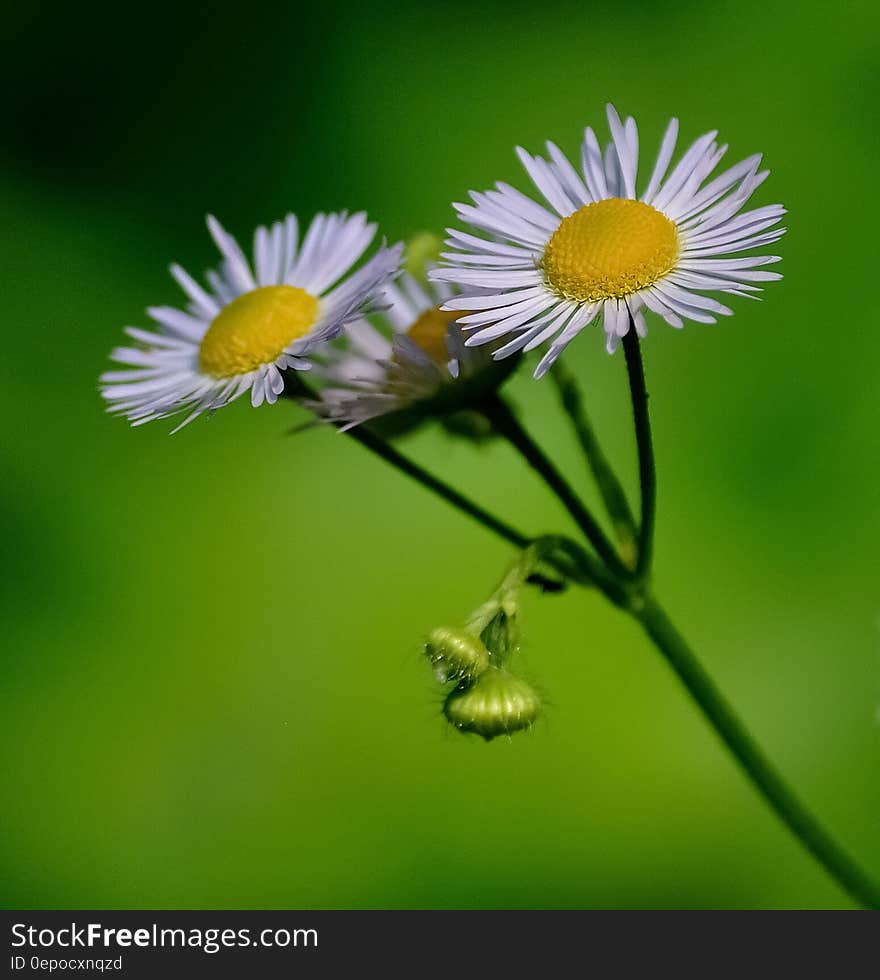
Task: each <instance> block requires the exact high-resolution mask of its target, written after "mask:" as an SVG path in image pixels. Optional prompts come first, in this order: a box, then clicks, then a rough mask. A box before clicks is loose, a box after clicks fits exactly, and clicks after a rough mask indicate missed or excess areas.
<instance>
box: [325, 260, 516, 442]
mask: <svg viewBox="0 0 880 980" xmlns="http://www.w3.org/2000/svg"><path fill="white" fill-rule="evenodd" d="M456 294H457V290H456V289H454V288H453V287H450V286H448V285H447V284H445V283H437V284H432V283H430V282H425V281H424V280H421V281H420V280H419V279H417V278H416V277H415V276H413V275H411V274H410V273H408V272H404V273H402V274H401V276H400V277H399V278H398V279H397V280H396V281H395V282H392V283H389V284H388V285H386V286H385V288H384V290H383V294H382V302H383V304H384V309H383V310H381V311H380V312H377V313H376V314H374V315H373V316H371V318H370V320H367V319H365V318H361V319H358V320H356V321H354V322H352V323H351V324H349V326H348V328H347V329H346V331H345V336H344V337H341V338H340V339H339V341H338V342H337V343H335V344H333V345H331V346H329V347H327V348H326V349H325V350H324V351H323V352H322V354H321V357H320V363H319V364H318V366H317V368H316V372H315V373H316V375H319V376H320V377H321V378H322V379H323V380H324V381H325V385H324V387H322V389H321V391H320V396H319V400H313V401H309V402H308V403H307V404H308V405H309V407H310V408H312V409H313V410H314V411H315V412H316V413H317V414H318V415H320V416H321V417H322V418H325V419H327V420H329V421H332V422H336V423H339V424H340V427H341V428H342V429H347V428H350V427H351V426H353V425H358V424H361V423H364V422H369V421H371V420H374V419H379V418H380V417H383V416H389V415H391V414H393V413H398V414H397V417H399V418H400V420H401V422H402V425H401V427H402V428H406V427H407V426H408V425H410V424H414V423H416V422H417V421H420V420H422V419H425V418H428V417H444V416H447V415H449V414H450V413H453V412H460V411H462V410H464V409H467V408H468V406H469V405H472V404H473V403H474V402H475V401H476V400H478V399H479V397H480V395H482V394H484V393H485V392H486V391H488V390H491V389H493V388H496V387H497V386H498V385H499V384H501V382H502V381H503V380H504V379H505V378H506V377H507V376H508V375H509V374H510V372H511V370H512V368H513V366H514V365H513V364H509V365H504V366H502V365H498V364H496V363H495V362H494V361H493V359H492V356H491V354H492V351H491V349H490V348H476V349H474V348H470V347H467V346H466V345H465V342H464V340H465V338H464V335H463V333H462V331H461V328H460V327H459V326H458V324H457V322H456V321H457V318H458V317H459V316H461V313H460V312H455V313H450V312H446V311H445V310H444V309H443V304H444V303H445V302H446V301H447V300H449V299H451V298H452V297H453V296H455V295H456Z"/></svg>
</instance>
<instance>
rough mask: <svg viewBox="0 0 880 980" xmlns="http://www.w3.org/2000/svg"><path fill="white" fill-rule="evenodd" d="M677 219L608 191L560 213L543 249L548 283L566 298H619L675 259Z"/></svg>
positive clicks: (650, 280)
mask: <svg viewBox="0 0 880 980" xmlns="http://www.w3.org/2000/svg"><path fill="white" fill-rule="evenodd" d="M678 252H679V248H678V234H677V232H676V230H675V224H674V223H673V222H672V221H670V220H669V218H667V217H666V215H665V214H661V212H660V211H658V210H657V209H656V208H652V207H651V206H650V205H649V204H645V203H644V202H643V201H633V200H628V199H625V198H620V197H610V198H607V199H606V200H604V201H596V202H595V203H594V204H587V205H585V206H584V207H582V208H581V209H580V210H579V211H575V212H574V214H571V215H569V216H568V217H567V218H563V219H562V222H561V223H560V225H559V227H558V228H557V229H556V231H554V232H553V235H552V237H551V238H550V241H549V242H548V243H547V248H546V249H545V250H544V259H543V263H542V264H543V268H544V275H545V276H546V277H547V282H548V283H549V285H550V286H551V287H552V288H553V289H555V290H556V291H557V292H558V293H561V294H562V295H563V296H566V297H568V299H574V300H578V301H580V302H595V301H597V300H603V299H620V298H621V297H623V296H628V295H629V294H630V293H634V292H636V291H637V290H639V289H644V288H645V287H646V286H650V285H651V284H652V283H654V282H656V281H657V280H658V279H660V278H661V277H662V276H665V275H666V273H667V272H669V271H670V269H672V268H673V266H674V265H675V262H676V260H677V259H678Z"/></svg>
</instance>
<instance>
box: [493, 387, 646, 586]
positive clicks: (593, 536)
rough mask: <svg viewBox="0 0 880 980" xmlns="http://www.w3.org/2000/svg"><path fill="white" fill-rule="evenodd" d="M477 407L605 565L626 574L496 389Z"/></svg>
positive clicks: (602, 534)
mask: <svg viewBox="0 0 880 980" xmlns="http://www.w3.org/2000/svg"><path fill="white" fill-rule="evenodd" d="M480 411H481V412H482V413H483V414H484V415H485V416H486V418H487V419H489V421H490V422H491V423H492V425H493V426H494V427H495V430H496V431H497V432H498V433H499V435H502V436H504V437H505V438H506V439H507V440H508V441H509V442H510V443H511V444H512V445H513V446H514V447H515V448H516V449H517V450H518V451H519V452H520V454H521V455H522V456H523V458H524V459H525V460H526V462H527V463H528V464H529V465H530V466H531V467H532V468H533V469H534V470H535V471H536V472H537V473H538V475H539V476H540V477H541V479H542V480H543V481H544V482H545V483H546V484H547V486H548V487H549V488H550V489H551V490H552V491H553V493H554V494H556V496H557V497H558V498H559V500H560V501H561V502H562V504H563V505H564V506H565V509H566V510H567V511H568V512H569V514H570V515H571V516H572V518H573V519H574V521H575V523H576V524H577V526H578V527H579V528H580V529H581V531H582V532H583V534H584V536H585V537H586V539H587V540H588V541H589V542H590V544H591V545H592V546H593V547H594V548H595V549H596V552H597V554H598V555H599V557H600V558H601V559H602V561H603V562H604V563H605V565H606V566H607V567H608V569H609V570H610V571H611V572H613V573H614V574H615V575H617V576H619V577H622V578H627V577H628V576H630V575H631V574H632V573H631V571H630V570H629V569H627V567H626V566H625V565H624V564H623V562H622V561H621V560H620V556H619V555H618V554H617V552H616V551H615V550H614V546H613V545H612V544H611V542H610V541H609V540H608V538H607V537H606V536H605V532H604V531H603V530H602V528H601V527H600V526H599V524H598V522H597V521H596V519H595V518H594V517H593V515H592V514H591V513H590V511H589V510H588V509H587V507H586V506H585V505H584V503H583V502H582V501H581V499H580V498H579V497H578V495H577V494H576V493H575V492H574V490H573V489H572V488H571V485H570V484H569V483H568V481H567V480H566V479H565V477H564V476H563V475H562V474H561V473H560V472H559V470H557V469H556V467H555V466H554V464H553V463H552V462H551V461H550V459H548V457H547V456H546V455H545V454H544V451H543V450H542V449H541V448H540V446H538V444H537V443H536V442H535V441H534V439H532V437H531V436H530V435H529V434H528V432H526V430H525V429H524V428H523V427H522V425H520V422H519V420H518V419H517V417H516V416H515V415H514V414H513V412H512V411H511V410H510V408H509V407H508V405H507V404H506V402H504V401H503V400H502V398H501V397H500V396H499V395H498V394H497V393H493V394H492V395H490V396H488V397H487V398H486V399H485V400H484V401H483V402H482V403H481V404H480Z"/></svg>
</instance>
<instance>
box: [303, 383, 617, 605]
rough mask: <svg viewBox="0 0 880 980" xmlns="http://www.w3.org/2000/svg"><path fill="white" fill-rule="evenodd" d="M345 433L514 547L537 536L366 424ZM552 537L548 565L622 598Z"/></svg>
mask: <svg viewBox="0 0 880 980" xmlns="http://www.w3.org/2000/svg"><path fill="white" fill-rule="evenodd" d="M286 382H287V383H286V384H285V389H284V397H286V398H289V399H292V400H299V399H301V398H314V392H313V391H312V390H311V388H310V387H309V386H308V385H307V384H306V383H305V382H304V381H303V379H302V378H301V377H299V374H298V372H288V373H287V376H286ZM344 434H345V435H346V436H348V437H349V438H350V439H353V440H354V441H355V442H358V443H360V444H361V445H362V446H363V447H364V448H365V449H368V450H369V451H370V452H372V453H374V454H375V455H376V456H378V457H379V458H380V459H383V460H385V462H386V463H390V464H391V465H392V466H393V467H395V469H398V470H400V472H401V473H404V474H406V475H407V476H408V477H410V478H411V479H413V480H415V481H416V482H417V483H419V484H420V485H421V486H423V487H425V489H427V490H430V491H431V492H432V493H434V494H436V495H437V496H438V497H440V498H441V499H443V500H445V501H446V502H447V503H448V504H451V505H452V506H453V507H455V508H456V509H457V510H460V511H461V512H462V513H464V514H467V515H468V516H469V517H471V518H473V520H475V521H476V522H477V523H478V524H481V525H482V526H483V527H485V528H486V529H487V530H488V531H491V532H492V533H493V534H496V535H497V536H498V537H500V538H503V539H504V540H505V541H507V542H508V543H509V544H512V545H513V546H514V547H516V548H520V549H525V548H528V547H529V546H530V545H531V544H532V543H533V541H534V540H536V539H535V538H533V537H529V536H528V535H525V534H523V533H522V532H521V531H518V530H517V529H516V528H514V527H513V526H512V525H510V524H508V523H507V522H506V521H503V520H502V519H501V518H499V517H495V515H494V514H491V513H490V512H489V511H488V510H486V509H485V508H484V507H481V506H480V505H479V504H477V503H475V502H474V501H472V500H471V499H470V498H469V497H466V496H465V495H464V494H463V493H460V492H459V491H458V490H456V489H455V488H454V487H451V486H450V485H449V484H448V483H445V482H444V481H443V480H441V479H440V478H439V477H436V476H434V475H433V474H432V473H430V472H429V471H428V470H426V469H425V468H424V467H422V466H419V464H418V463H415V462H414V461H413V460H411V459H409V458H408V457H407V456H404V454H403V453H401V452H400V451H399V450H397V449H395V448H394V446H392V445H391V444H390V443H389V442H387V441H386V440H385V439H383V438H382V437H381V436H379V435H376V433H374V432H372V431H371V430H370V429H369V428H368V427H367V426H363V425H359V426H354V427H353V428H350V429H346V430H345V433H344ZM553 540H554V541H556V544H557V548H556V554H555V555H548V556H547V557H546V562H547V564H548V565H550V566H551V567H553V568H554V569H555V570H556V571H557V572H559V573H560V574H561V575H562V576H563V577H564V578H565V579H566V580H570V581H573V582H575V583H577V584H578V585H584V586H596V587H597V588H598V589H600V590H601V591H602V592H603V593H604V594H605V595H607V596H608V597H609V598H610V599H611V600H612V601H613V602H616V603H618V604H619V603H620V602H621V601H622V600H623V594H622V592H621V590H620V588H619V586H618V585H617V583H616V582H615V581H614V580H613V579H612V578H611V576H609V575H608V573H607V572H606V571H605V569H604V568H603V567H602V566H601V565H600V563H599V562H598V561H596V559H595V558H593V557H592V556H591V555H589V554H588V553H587V552H586V551H584V549H583V548H581V547H580V546H579V545H578V544H576V543H575V542H574V541H571V540H570V539H568V538H565V537H562V536H554V538H553ZM536 581H537V582H538V583H539V584H544V581H543V580H542V579H541V578H540V577H538V578H536ZM547 584H549V583H547Z"/></svg>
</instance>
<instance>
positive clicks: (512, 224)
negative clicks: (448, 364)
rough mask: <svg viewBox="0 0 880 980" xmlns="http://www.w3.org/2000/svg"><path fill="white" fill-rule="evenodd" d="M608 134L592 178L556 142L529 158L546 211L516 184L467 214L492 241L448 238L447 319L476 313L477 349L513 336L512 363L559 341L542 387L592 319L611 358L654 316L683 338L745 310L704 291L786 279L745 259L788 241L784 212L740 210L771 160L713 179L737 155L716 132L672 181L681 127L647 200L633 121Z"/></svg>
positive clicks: (588, 151) (588, 167) (470, 320)
mask: <svg viewBox="0 0 880 980" xmlns="http://www.w3.org/2000/svg"><path fill="white" fill-rule="evenodd" d="M608 123H609V126H610V129H611V142H610V143H609V144H608V145H607V146H606V147H605V149H604V152H603V150H602V147H600V145H599V141H598V139H597V138H596V134H595V133H594V132H593V130H592V129H590V128H587V130H586V133H585V136H584V141H583V145H582V146H581V169H580V171H578V170H576V169H575V167H574V166H573V165H572V164H571V163H570V162H569V160H568V159H567V158H566V157H565V156H564V155H563V154H562V152H561V151H560V150H559V148H558V147H557V146H556V145H555V144H553V143H549V142H548V143H547V152H548V156H549V159H544V158H543V157H540V156H531V155H530V154H528V153H527V152H526V151H525V150H523V149H522V148H518V149H517V154H518V155H519V158H520V160H521V162H522V164H523V166H524V167H525V169H526V171H527V172H528V175H529V177H530V178H531V179H532V181H533V183H534V184H535V186H536V187H537V189H538V191H539V192H540V193H541V195H542V196H543V198H544V200H545V201H546V204H547V205H548V206H545V205H544V204H539V203H537V202H536V201H534V200H532V199H531V198H530V197H527V196H526V195H525V194H522V193H521V192H520V191H518V190H516V189H514V188H513V187H511V186H510V185H508V184H504V183H498V184H496V185H495V190H489V191H486V192H485V193H483V194H480V193H476V192H472V193H471V198H472V199H473V202H474V203H473V205H470V204H456V205H455V208H456V210H457V212H458V215H459V217H460V218H461V220H462V221H464V222H466V223H467V224H470V225H471V226H473V227H474V228H475V229H477V230H479V231H481V232H484V233H488V235H489V236H491V237H489V238H485V237H482V236H479V235H471V234H467V233H465V232H462V231H456V230H454V229H449V230H448V233H449V236H450V237H449V239H447V244H448V245H449V246H450V247H451V248H454V249H457V251H454V252H446V253H444V255H443V257H444V259H446V260H447V262H448V265H449V267H448V268H441V269H437V270H435V271H434V272H433V277H434V278H435V279H437V280H442V281H446V282H451V283H457V284H459V285H460V286H461V287H462V288H463V292H462V295H461V296H460V297H456V298H454V299H452V300H450V301H449V302H448V303H447V304H446V308H447V309H449V310H468V311H471V312H469V314H468V315H466V316H463V317H462V318H461V320H460V323H461V324H462V326H463V327H464V328H465V329H466V330H468V331H470V334H469V336H468V339H467V344H468V345H469V346H470V345H479V344H483V343H487V342H489V341H496V340H498V339H500V338H504V341H505V342H504V344H503V345H502V346H500V347H499V348H498V349H497V350H496V352H495V355H494V356H495V357H506V356H507V355H508V354H512V353H514V352H516V351H520V350H524V351H528V350H532V349H533V348H535V347H538V346H539V345H541V344H543V343H545V342H547V341H550V346H549V348H548V350H547V352H546V353H545V355H544V357H543V359H542V360H541V362H540V363H539V364H538V367H537V369H536V371H535V377H536V378H537V377H541V376H542V375H543V374H545V373H546V371H547V370H548V369H549V368H550V365H551V364H552V363H553V361H554V360H555V359H556V358H557V357H558V356H559V354H560V353H561V352H562V350H564V348H565V347H566V346H567V345H568V344H569V343H570V342H571V341H572V340H573V339H574V338H575V337H576V336H577V334H579V333H580V331H581V330H583V329H584V327H586V326H587V325H588V324H590V323H592V322H593V321H596V320H601V322H602V324H603V326H604V329H605V335H606V338H607V348H608V351H609V353H613V352H614V351H615V349H616V348H617V345H618V342H619V340H620V338H621V337H623V336H624V335H625V334H626V333H627V331H628V330H629V329H630V324H631V323H632V324H634V325H635V329H636V331H637V332H638V334H639V336H644V334H645V332H646V327H645V318H644V311H645V309H647V310H650V311H651V312H653V313H656V314H657V315H659V316H661V317H662V318H663V319H664V320H666V322H667V323H669V324H670V325H672V326H673V327H681V326H683V322H684V321H685V320H694V321H697V322H699V323H714V322H715V315H716V314H720V315H722V316H728V315H730V314H731V313H732V312H733V311H732V310H731V309H730V308H729V307H728V306H725V305H724V304H723V303H721V302H719V301H718V300H717V299H715V298H713V297H711V296H707V295H705V294H706V292H719V293H727V294H730V295H734V296H752V295H754V294H755V293H757V292H760V291H761V289H760V287H758V286H755V285H754V283H760V282H767V281H770V280H773V279H781V278H782V277H781V276H780V275H779V274H778V273H775V272H769V271H765V270H763V269H762V268H761V267H762V266H765V265H769V264H770V263H773V262H777V261H779V256H777V255H748V256H741V257H736V256H735V253H738V252H743V251H747V250H752V249H756V248H759V247H761V246H765V245H769V244H770V243H771V242H775V241H776V240H777V239H778V238H780V237H781V236H782V235H783V234H784V232H785V229H784V228H774V227H773V226H774V225H776V224H778V222H779V220H780V218H781V217H782V215H783V214H785V209H784V208H783V207H782V206H781V205H779V204H771V205H767V206H765V207H759V208H755V209H753V210H750V211H743V210H742V209H743V207H744V206H745V204H746V202H747V201H748V199H749V198H750V197H751V195H752V193H753V192H754V191H755V189H756V188H757V187H758V186H759V185H760V184H761V183H762V182H763V181H764V180H765V178H766V177H767V175H768V173H769V171H767V170H759V167H760V164H761V156H760V154H756V155H755V156H751V157H749V158H748V159H746V160H743V161H742V162H740V163H737V164H736V165H735V166H733V167H730V168H729V169H728V170H725V171H724V172H723V173H721V174H720V175H719V176H717V177H714V178H713V179H711V180H709V178H710V176H711V175H712V173H713V172H714V171H715V169H716V167H717V166H718V163H719V162H720V160H721V158H722V157H723V156H724V154H725V152H726V150H727V146H726V145H723V146H719V145H718V144H717V143H716V141H715V137H716V136H717V132H715V131H713V132H711V133H706V134H705V135H704V136H701V137H700V138H699V139H698V140H696V141H695V142H694V143H693V144H692V145H691V146H690V147H689V148H688V149H687V150H686V151H685V153H684V154H683V155H682V157H681V159H680V160H679V161H678V163H677V164H676V165H675V166H674V167H673V168H672V170H671V172H669V165H670V162H671V160H672V157H673V153H674V152H675V144H676V140H677V137H678V120H677V119H672V120H671V121H670V123H669V125H668V127H667V129H666V133H665V135H664V136H663V140H662V142H661V144H660V151H659V153H658V155H657V159H656V162H655V163H654V167H653V170H652V171H651V175H650V178H649V180H648V182H647V184H646V185H645V186H644V188H643V190H642V193H641V195H639V194H638V192H637V175H638V162H639V137H638V130H637V128H636V123H635V120H634V119H632V118H628V119H627V120H626V122H621V120H620V118H619V116H618V115H617V112H616V111H615V110H614V107H613V106H611V105H609V106H608ZM707 181H708V183H707ZM487 291H488V292H487ZM480 293H482V294H480Z"/></svg>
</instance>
